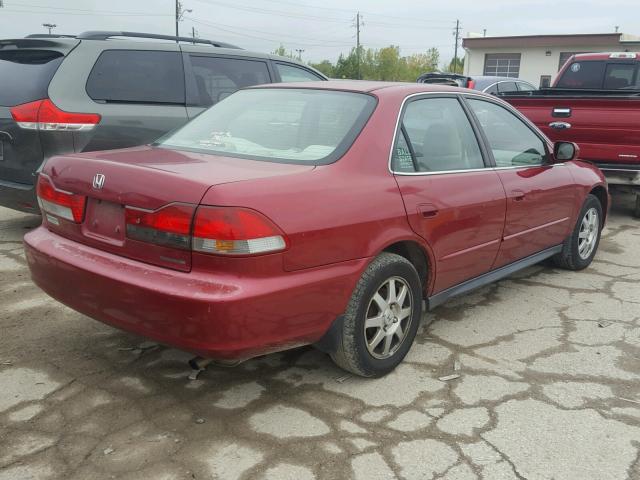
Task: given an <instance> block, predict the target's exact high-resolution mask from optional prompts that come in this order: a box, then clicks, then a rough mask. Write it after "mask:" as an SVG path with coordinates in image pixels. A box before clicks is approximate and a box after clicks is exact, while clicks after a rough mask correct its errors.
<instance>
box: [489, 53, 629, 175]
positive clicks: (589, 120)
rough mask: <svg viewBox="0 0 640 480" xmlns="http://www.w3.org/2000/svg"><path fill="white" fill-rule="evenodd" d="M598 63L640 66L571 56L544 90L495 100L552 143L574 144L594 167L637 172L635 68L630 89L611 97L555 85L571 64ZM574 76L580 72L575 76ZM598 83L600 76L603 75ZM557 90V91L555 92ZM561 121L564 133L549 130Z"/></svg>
mask: <svg viewBox="0 0 640 480" xmlns="http://www.w3.org/2000/svg"><path fill="white" fill-rule="evenodd" d="M589 61H600V62H605V63H606V64H608V65H609V64H626V65H629V64H632V65H633V64H635V65H639V64H640V56H638V55H637V56H636V58H633V59H619V58H610V54H609V53H593V54H581V55H576V56H575V57H573V58H572V59H570V60H568V61H567V63H566V64H565V65H564V67H563V68H562V69H561V70H560V72H559V73H558V76H557V77H556V81H555V83H554V86H553V87H552V88H551V89H549V90H540V91H537V92H534V93H533V94H532V95H531V96H509V95H504V96H501V98H503V99H504V100H506V101H507V102H509V103H510V104H512V105H513V106H515V107H516V108H517V109H518V110H520V111H521V112H522V113H523V114H524V115H525V116H526V117H527V118H529V119H530V120H531V121H532V122H533V123H535V124H536V126H538V128H540V130H542V131H543V132H544V133H545V135H547V136H548V137H549V138H550V139H551V140H552V141H554V142H556V141H567V142H575V143H577V144H578V145H579V146H580V158H582V159H583V160H588V161H592V162H595V163H598V164H599V165H601V166H602V167H603V168H606V167H607V164H614V165H615V164H618V165H623V166H628V167H635V169H637V170H640V96H638V95H637V93H638V90H640V71H639V67H636V76H637V77H636V80H635V82H636V85H638V87H636V88H635V89H631V90H626V92H628V94H627V95H625V94H624V93H625V90H619V91H618V92H613V93H615V94H611V93H607V92H604V91H600V92H598V91H597V90H588V91H581V89H569V88H562V89H560V88H559V87H558V86H557V83H558V80H559V79H560V78H562V76H563V75H564V73H565V72H566V71H567V70H568V69H569V68H570V65H571V64H572V62H589ZM575 75H576V76H579V75H580V71H579V72H578V73H576V74H575ZM603 78H604V74H603ZM555 90H557V92H556V91H555ZM557 108H559V109H570V113H569V115H568V116H557V115H554V114H553V111H554V109H557ZM554 122H565V123H567V124H569V125H570V128H566V129H554V128H551V127H550V124H552V123H554Z"/></svg>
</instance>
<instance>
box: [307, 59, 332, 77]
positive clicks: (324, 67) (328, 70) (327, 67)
mask: <svg viewBox="0 0 640 480" xmlns="http://www.w3.org/2000/svg"><path fill="white" fill-rule="evenodd" d="M309 65H310V66H312V67H313V68H315V69H316V70H318V71H319V72H322V73H324V74H325V75H326V76H327V77H329V78H333V77H334V75H335V67H334V66H333V64H332V63H331V62H330V61H329V60H323V61H321V62H320V63H310V64H309Z"/></svg>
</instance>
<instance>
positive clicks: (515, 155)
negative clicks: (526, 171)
mask: <svg viewBox="0 0 640 480" xmlns="http://www.w3.org/2000/svg"><path fill="white" fill-rule="evenodd" d="M467 101H468V102H469V105H470V106H471V109H472V110H473V112H474V113H475V115H476V117H477V118H478V121H479V122H480V125H481V126H482V129H483V130H484V133H485V136H486V137H487V140H488V141H489V146H490V147H491V151H492V152H493V157H494V159H495V161H496V166H497V167H521V166H527V165H542V164H543V163H544V162H545V160H546V155H547V153H546V149H545V146H544V143H543V141H542V140H541V139H540V137H538V136H537V135H536V134H535V133H533V131H532V130H531V129H530V128H529V127H528V126H527V125H525V123H524V122H523V121H522V120H520V119H519V118H518V117H517V116H515V115H514V114H513V113H511V112H510V111H508V110H507V109H506V108H504V107H501V106H500V105H496V104H495V103H492V102H486V101H484V100H475V99H469V100H467Z"/></svg>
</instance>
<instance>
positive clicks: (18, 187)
mask: <svg viewBox="0 0 640 480" xmlns="http://www.w3.org/2000/svg"><path fill="white" fill-rule="evenodd" d="M0 206H3V207H7V208H11V209H13V210H20V211H21V212H27V213H35V214H40V209H39V208H38V201H37V199H36V189H35V186H34V185H26V184H24V183H16V182H10V181H8V180H2V179H0Z"/></svg>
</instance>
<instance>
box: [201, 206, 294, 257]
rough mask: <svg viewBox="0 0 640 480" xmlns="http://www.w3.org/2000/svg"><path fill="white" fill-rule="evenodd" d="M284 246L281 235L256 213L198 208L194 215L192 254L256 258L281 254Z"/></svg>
mask: <svg viewBox="0 0 640 480" xmlns="http://www.w3.org/2000/svg"><path fill="white" fill-rule="evenodd" d="M286 246H287V243H286V240H285V237H284V234H283V233H282V231H281V230H280V229H279V228H278V227H276V226H275V225H274V224H273V222H271V220H269V219H268V218H267V217H265V216H264V215H262V214H261V213H259V212H257V211H255V210H250V209H248V208H238V207H207V206H201V207H199V208H198V210H197V212H196V218H195V221H194V225H193V250H194V251H198V252H205V253H217V254H222V255H255V254H260V253H270V252H277V251H280V250H284V249H285V248H286Z"/></svg>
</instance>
